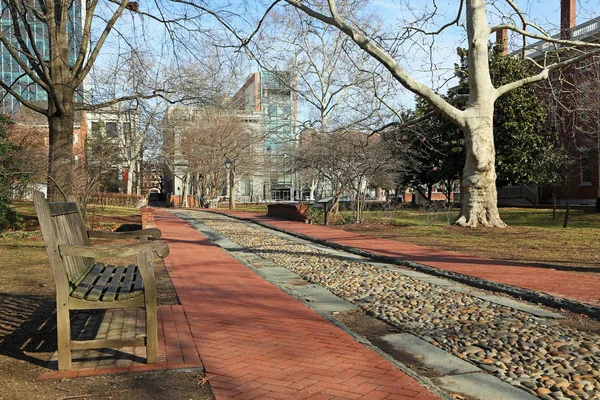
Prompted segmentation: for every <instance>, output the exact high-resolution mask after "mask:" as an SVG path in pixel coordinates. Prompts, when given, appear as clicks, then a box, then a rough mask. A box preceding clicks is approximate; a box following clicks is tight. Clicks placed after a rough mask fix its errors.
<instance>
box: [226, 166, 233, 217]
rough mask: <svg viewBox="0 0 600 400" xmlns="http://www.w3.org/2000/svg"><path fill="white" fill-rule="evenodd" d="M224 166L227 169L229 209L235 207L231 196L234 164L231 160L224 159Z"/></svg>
mask: <svg viewBox="0 0 600 400" xmlns="http://www.w3.org/2000/svg"><path fill="white" fill-rule="evenodd" d="M225 168H227V171H229V209H230V210H234V209H235V199H234V198H233V190H234V189H233V187H234V185H235V165H234V164H233V161H231V160H230V159H229V157H228V158H227V159H225Z"/></svg>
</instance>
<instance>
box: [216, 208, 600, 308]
mask: <svg viewBox="0 0 600 400" xmlns="http://www.w3.org/2000/svg"><path fill="white" fill-rule="evenodd" d="M218 211H219V212H224V213H231V214H232V215H235V216H237V217H241V218H247V219H253V220H257V221H260V222H262V223H265V224H267V225H271V226H274V227H277V228H280V229H285V230H288V231H291V232H296V233H300V234H303V235H306V236H310V237H314V238H318V239H323V240H328V241H331V242H335V243H339V244H341V245H345V246H350V247H354V248H357V249H361V250H365V251H369V252H372V253H376V254H381V255H384V256H388V257H394V258H399V259H402V260H406V261H413V262H416V263H419V264H424V265H428V266H431V267H435V268H439V269H443V270H447V271H452V272H457V273H460V274H464V275H469V276H474V277H478V278H482V279H485V280H488V281H492V282H498V283H504V284H507V285H513V286H517V287H521V288H525V289H529V290H535V291H538V292H542V293H547V294H551V295H554V296H558V297H563V298H566V299H570V300H575V301H579V302H581V303H586V304H591V305H594V306H600V274H592V273H584V272H571V271H559V270H555V269H549V268H538V267H534V266H524V265H518V264H514V263H509V262H504V261H501V260H494V259H489V258H482V257H474V256H470V255H466V254H461V253H456V252H451V251H444V250H438V249H433V248H428V247H423V246H415V245H412V244H407V243H401V242H398V241H395V240H389V239H382V238H376V237H372V236H366V235H360V234H357V233H353V232H346V231H342V230H338V229H333V228H329V227H326V226H322V225H311V224H305V223H301V222H294V221H285V220H282V219H278V218H271V217H266V216H262V215H259V214H257V213H250V212H244V211H229V210H218Z"/></svg>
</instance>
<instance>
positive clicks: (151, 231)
mask: <svg viewBox="0 0 600 400" xmlns="http://www.w3.org/2000/svg"><path fill="white" fill-rule="evenodd" d="M161 235H162V232H161V231H160V229H158V228H146V229H139V230H137V231H130V232H108V231H88V237H90V238H100V239H138V238H144V237H151V238H154V239H160V237H161Z"/></svg>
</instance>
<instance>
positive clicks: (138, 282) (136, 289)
mask: <svg viewBox="0 0 600 400" xmlns="http://www.w3.org/2000/svg"><path fill="white" fill-rule="evenodd" d="M143 291H144V280H143V279H142V273H141V272H140V269H139V268H138V267H135V285H134V286H133V290H132V293H131V294H132V295H133V296H137V295H138V294H139V293H142V292H143Z"/></svg>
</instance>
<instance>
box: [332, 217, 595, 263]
mask: <svg viewBox="0 0 600 400" xmlns="http://www.w3.org/2000/svg"><path fill="white" fill-rule="evenodd" d="M457 215H458V211H457V210H452V211H450V212H425V211H420V210H414V209H403V210H398V211H372V212H366V213H365V222H364V223H363V224H353V225H340V226H337V228H338V229H343V230H348V231H354V232H359V233H362V234H366V235H373V236H378V237H384V238H388V239H392V240H398V241H402V242H406V243H412V244H417V245H422V246H429V247H436V248H441V249H445V250H452V251H458V252H463V253H467V254H472V255H476V256H483V257H490V258H498V259H504V260H510V261H516V262H525V263H533V264H552V265H568V266H587V267H596V268H599V267H600V213H598V212H596V213H593V212H583V211H578V210H571V212H570V218H569V227H568V228H567V229H563V228H562V223H563V217H564V210H557V215H556V219H552V210H540V209H524V208H503V209H500V215H501V217H502V219H503V220H504V221H505V222H506V223H507V224H508V225H509V227H508V228H506V229H485V228H478V229H465V228H461V227H456V226H452V225H450V224H451V223H452V222H453V221H454V220H455V219H456V216H457Z"/></svg>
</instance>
